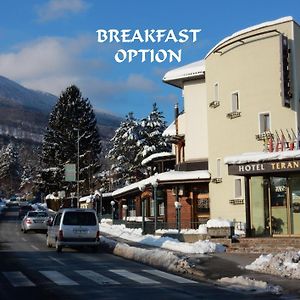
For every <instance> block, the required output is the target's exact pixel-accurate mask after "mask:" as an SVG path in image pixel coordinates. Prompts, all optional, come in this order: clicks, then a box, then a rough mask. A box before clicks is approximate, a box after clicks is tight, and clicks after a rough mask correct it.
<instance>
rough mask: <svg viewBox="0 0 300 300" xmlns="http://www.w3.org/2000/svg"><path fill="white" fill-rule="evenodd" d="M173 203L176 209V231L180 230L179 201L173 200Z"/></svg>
mask: <svg viewBox="0 0 300 300" xmlns="http://www.w3.org/2000/svg"><path fill="white" fill-rule="evenodd" d="M174 205H175V209H176V227H177V230H178V233H179V232H180V230H181V224H180V219H181V217H180V209H181V206H182V205H181V203H180V202H179V201H175V202H174Z"/></svg>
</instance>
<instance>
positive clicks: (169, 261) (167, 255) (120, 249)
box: [101, 236, 199, 273]
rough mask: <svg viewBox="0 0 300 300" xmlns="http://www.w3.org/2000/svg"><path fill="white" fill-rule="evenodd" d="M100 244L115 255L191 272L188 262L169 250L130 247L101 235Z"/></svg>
mask: <svg viewBox="0 0 300 300" xmlns="http://www.w3.org/2000/svg"><path fill="white" fill-rule="evenodd" d="M101 244H102V245H104V246H106V247H108V248H109V249H110V250H111V251H112V252H113V254H115V255H118V256H122V257H125V258H128V259H131V260H135V261H138V262H142V263H145V264H148V265H151V266H153V267H160V268H161V267H162V268H166V269H167V270H170V271H174V272H179V273H187V272H189V273H191V272H193V271H192V269H191V267H190V265H189V263H188V262H187V261H186V260H185V259H181V258H178V257H177V256H176V255H175V254H173V253H172V252H169V251H164V250H160V249H154V250H148V249H142V248H137V247H132V246H129V245H127V244H124V243H118V242H116V241H113V240H110V239H107V238H105V237H103V236H102V237H101ZM198 273H199V271H198Z"/></svg>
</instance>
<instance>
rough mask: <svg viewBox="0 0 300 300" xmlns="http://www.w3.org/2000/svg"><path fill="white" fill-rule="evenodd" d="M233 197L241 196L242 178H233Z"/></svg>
mask: <svg viewBox="0 0 300 300" xmlns="http://www.w3.org/2000/svg"><path fill="white" fill-rule="evenodd" d="M234 198H242V179H235V180H234Z"/></svg>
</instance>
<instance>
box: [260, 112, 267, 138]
mask: <svg viewBox="0 0 300 300" xmlns="http://www.w3.org/2000/svg"><path fill="white" fill-rule="evenodd" d="M266 131H270V114H269V113H261V114H259V133H263V132H266Z"/></svg>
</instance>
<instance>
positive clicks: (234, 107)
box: [231, 92, 240, 111]
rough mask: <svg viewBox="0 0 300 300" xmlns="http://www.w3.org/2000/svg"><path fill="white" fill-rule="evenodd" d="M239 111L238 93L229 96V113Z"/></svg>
mask: <svg viewBox="0 0 300 300" xmlns="http://www.w3.org/2000/svg"><path fill="white" fill-rule="evenodd" d="M239 110H240V99H239V93H238V92H236V93H233V94H232V95H231V111H239Z"/></svg>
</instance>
